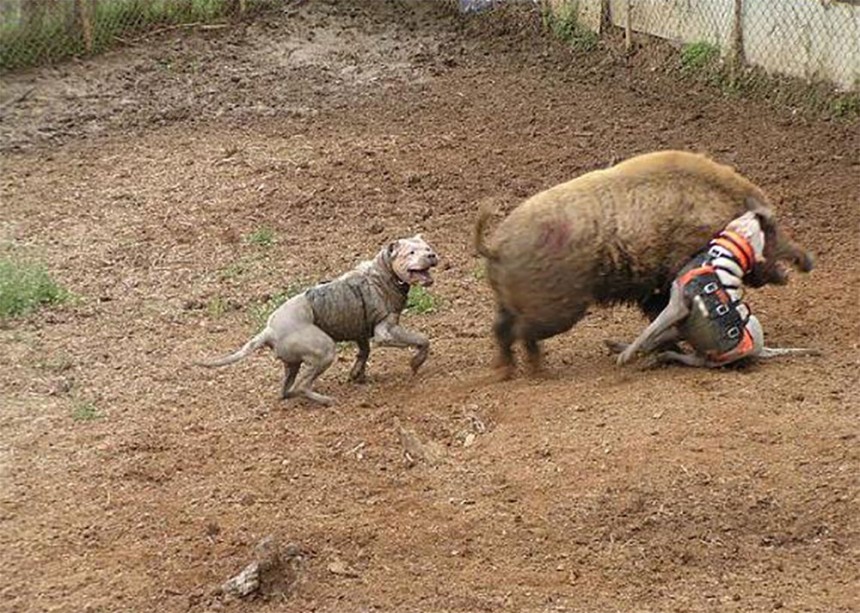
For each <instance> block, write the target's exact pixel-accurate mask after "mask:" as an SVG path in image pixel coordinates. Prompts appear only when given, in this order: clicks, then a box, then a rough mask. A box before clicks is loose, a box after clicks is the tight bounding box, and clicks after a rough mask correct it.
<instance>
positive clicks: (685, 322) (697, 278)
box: [606, 212, 820, 368]
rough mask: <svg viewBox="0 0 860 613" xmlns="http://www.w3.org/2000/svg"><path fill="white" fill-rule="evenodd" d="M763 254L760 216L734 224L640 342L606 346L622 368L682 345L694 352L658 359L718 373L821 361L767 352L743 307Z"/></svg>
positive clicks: (792, 351)
mask: <svg viewBox="0 0 860 613" xmlns="http://www.w3.org/2000/svg"><path fill="white" fill-rule="evenodd" d="M764 252H765V232H764V231H763V230H762V227H761V224H760V222H759V218H758V216H757V215H756V214H755V213H753V212H748V213H744V214H743V215H741V216H740V217H738V218H736V219H734V220H732V221H731V222H730V223H729V224H728V225H727V226H726V228H725V230H723V231H722V232H720V234H719V235H718V236H716V237H715V238H714V239H712V240H711V241H710V242H709V243H708V245H707V247H706V248H705V249H704V250H703V251H701V252H700V253H699V254H698V255H696V256H695V257H694V258H693V259H692V260H691V261H690V262H689V263H688V264H687V265H686V266H685V267H684V268H683V269H682V270H681V272H680V273H679V274H678V276H677V277H676V279H675V281H674V283H673V284H672V289H671V294H670V298H669V304H668V305H667V306H666V308H665V309H664V310H663V311H662V312H661V313H660V314H659V315H658V316H657V318H656V319H654V321H653V322H651V324H650V325H649V326H648V327H647V328H646V329H645V330H644V332H642V334H640V335H639V337H638V338H637V339H636V340H635V341H633V342H632V343H630V344H629V345H628V344H625V343H617V342H612V341H607V343H606V344H607V346H608V347H609V348H610V349H611V350H612V351H614V352H616V353H619V354H620V355H619V356H618V359H617V362H618V364H619V365H623V364H626V363H628V362H630V361H631V360H632V359H633V358H634V356H635V355H636V354H637V353H644V354H648V353H653V352H655V351H657V349H658V348H659V347H661V346H665V345H666V344H667V343H672V342H677V341H681V340H683V341H686V342H687V343H688V344H689V345H690V346H691V347H692V348H693V353H692V354H690V353H683V352H681V351H659V352H657V354H656V357H657V359H658V360H659V361H661V362H680V363H682V364H686V365H687V366H697V367H707V368H718V367H720V366H725V365H727V364H731V363H732V362H737V361H738V360H742V359H745V358H771V357H778V356H785V355H820V352H819V351H818V350H816V349H805V348H781V349H779V348H772V347H765V345H764V332H763V330H762V327H761V323H760V322H759V320H758V318H756V317H755V315H752V314H751V313H750V309H749V306H748V305H747V304H746V303H745V302H743V281H744V279H745V278H746V277H747V276H748V275H751V274H752V273H753V271H754V270H755V268H756V266H757V265H758V264H760V263H762V262H763V261H764V257H765V256H764ZM809 268H810V269H811V261H810V263H809Z"/></svg>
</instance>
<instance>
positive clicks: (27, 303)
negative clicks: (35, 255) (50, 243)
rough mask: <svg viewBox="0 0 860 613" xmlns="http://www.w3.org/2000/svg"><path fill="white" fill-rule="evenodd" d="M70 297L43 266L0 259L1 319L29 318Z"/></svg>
mask: <svg viewBox="0 0 860 613" xmlns="http://www.w3.org/2000/svg"><path fill="white" fill-rule="evenodd" d="M68 297H69V293H68V292H67V291H66V290H64V289H63V288H62V287H60V286H59V285H58V284H57V283H56V282H55V281H54V280H53V279H52V278H51V276H50V275H49V274H48V272H47V271H46V270H45V269H44V268H43V267H42V266H39V265H34V264H24V263H22V262H16V261H13V260H9V259H5V258H4V259H0V318H7V317H17V316H21V315H26V314H28V313H31V312H33V311H35V310H36V309H38V308H39V307H41V306H44V305H50V304H60V303H62V302H64V301H65V300H66V299H67V298H68Z"/></svg>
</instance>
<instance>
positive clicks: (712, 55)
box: [681, 41, 720, 71]
mask: <svg viewBox="0 0 860 613" xmlns="http://www.w3.org/2000/svg"><path fill="white" fill-rule="evenodd" d="M719 57H720V49H719V47H717V46H716V45H712V44H711V43H706V42H703V41H701V42H697V43H690V44H689V45H684V46H683V47H682V48H681V67H682V68H683V69H684V70H685V71H700V70H705V69H706V68H710V67H711V66H713V65H714V63H715V62H716V61H717V60H718V59H719Z"/></svg>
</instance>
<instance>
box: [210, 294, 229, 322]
mask: <svg viewBox="0 0 860 613" xmlns="http://www.w3.org/2000/svg"><path fill="white" fill-rule="evenodd" d="M227 308H228V304H227V302H226V301H225V300H224V299H223V298H221V297H220V296H215V297H214V298H210V299H209V301H208V302H207V303H206V312H207V313H208V314H209V317H212V318H213V319H214V318H218V317H221V316H222V315H223V314H224V313H225V312H226V311H227Z"/></svg>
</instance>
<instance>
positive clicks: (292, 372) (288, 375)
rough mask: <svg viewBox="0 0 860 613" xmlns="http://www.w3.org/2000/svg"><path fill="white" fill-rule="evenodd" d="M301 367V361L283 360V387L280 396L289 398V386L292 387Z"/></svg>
mask: <svg viewBox="0 0 860 613" xmlns="http://www.w3.org/2000/svg"><path fill="white" fill-rule="evenodd" d="M301 367H302V363H301V362H284V388H283V392H282V393H281V398H289V392H290V388H291V387H293V383H295V381H296V375H298V374H299V369H300V368H301Z"/></svg>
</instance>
